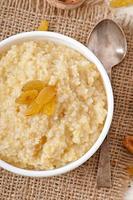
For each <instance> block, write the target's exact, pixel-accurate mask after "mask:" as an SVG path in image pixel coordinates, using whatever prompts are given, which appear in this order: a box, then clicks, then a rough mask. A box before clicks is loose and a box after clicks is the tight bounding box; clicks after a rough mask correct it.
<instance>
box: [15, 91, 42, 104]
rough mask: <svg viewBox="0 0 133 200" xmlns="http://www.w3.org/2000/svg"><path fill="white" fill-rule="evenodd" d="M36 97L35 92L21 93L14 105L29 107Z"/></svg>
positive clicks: (36, 93) (36, 92)
mask: <svg viewBox="0 0 133 200" xmlns="http://www.w3.org/2000/svg"><path fill="white" fill-rule="evenodd" d="M37 95H38V91H37V90H29V91H25V92H22V94H21V95H20V96H19V97H18V98H17V99H16V103H19V104H26V105H29V104H30V103H31V102H32V101H33V100H34V99H35V98H36V97H37Z"/></svg>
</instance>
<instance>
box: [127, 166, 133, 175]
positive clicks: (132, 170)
mask: <svg viewBox="0 0 133 200" xmlns="http://www.w3.org/2000/svg"><path fill="white" fill-rule="evenodd" d="M127 171H128V174H129V175H131V176H133V166H129V167H127Z"/></svg>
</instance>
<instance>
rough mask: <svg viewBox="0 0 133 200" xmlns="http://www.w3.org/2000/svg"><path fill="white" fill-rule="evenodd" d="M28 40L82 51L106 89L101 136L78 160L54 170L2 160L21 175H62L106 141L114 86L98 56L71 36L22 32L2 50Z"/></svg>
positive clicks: (3, 44) (0, 44)
mask: <svg viewBox="0 0 133 200" xmlns="http://www.w3.org/2000/svg"><path fill="white" fill-rule="evenodd" d="M27 40H51V41H54V42H58V43H62V44H65V45H67V46H68V47H70V48H73V49H75V50H76V51H78V52H80V53H81V54H82V55H84V56H85V57H86V58H87V59H88V60H90V61H91V62H93V63H94V64H95V65H96V66H97V68H98V70H99V72H100V74H101V76H102V79H103V83H104V87H105V90H106V95H107V103H108V113H107V118H106V121H105V124H104V127H103V130H102V132H101V134H100V136H99V138H98V139H97V141H96V142H95V144H94V145H93V146H92V147H91V149H89V150H88V152H87V153H85V154H84V155H83V156H82V157H81V158H79V159H78V160H76V161H74V162H71V163H69V164H67V165H65V166H63V167H60V168H57V169H52V170H45V171H35V170H26V169H21V168H18V167H14V166H13V165H10V164H8V163H6V162H4V161H2V160H0V167H2V168H4V169H6V170H8V171H10V172H13V173H16V174H19V175H24V176H31V177H49V176H55V175H60V174H63V173H66V172H68V171H70V170H73V169H75V168H77V167H78V166H80V165H81V164H83V163H84V162H85V161H87V160H88V159H89V158H90V157H91V156H92V155H93V154H94V153H95V152H96V151H97V150H98V148H99V147H100V145H101V144H102V142H103V141H104V139H105V137H106V135H107V134H108V131H109V128H110V125H111V122H112V117H113V109H114V98H113V92H112V87H111V83H110V80H109V78H108V75H107V73H106V71H105V69H104V67H103V65H102V63H101V62H100V61H99V60H98V58H97V57H96V56H95V55H94V54H93V53H92V52H91V51H90V50H89V49H88V48H87V47H85V46H84V45H83V44H81V43H79V42H78V41H76V40H74V39H72V38H70V37H67V36H64V35H61V34H59V33H54V32H40V31H34V32H26V33H20V34H17V35H14V36H11V37H9V38H7V39H5V40H3V41H1V42H0V51H3V50H5V49H6V48H8V47H10V46H11V45H12V44H16V43H19V42H22V41H27Z"/></svg>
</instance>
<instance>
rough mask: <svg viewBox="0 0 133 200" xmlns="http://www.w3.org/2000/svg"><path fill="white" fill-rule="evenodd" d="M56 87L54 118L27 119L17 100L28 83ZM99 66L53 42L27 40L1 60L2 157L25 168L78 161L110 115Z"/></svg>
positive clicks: (45, 166)
mask: <svg viewBox="0 0 133 200" xmlns="http://www.w3.org/2000/svg"><path fill="white" fill-rule="evenodd" d="M31 80H40V81H43V82H44V83H46V84H47V85H48V86H55V85H56V93H57V95H56V96H57V97H56V98H57V100H56V107H55V111H54V113H53V114H52V116H48V115H46V114H45V113H38V114H36V115H33V116H26V115H25V112H26V109H27V105H19V104H18V103H16V99H17V98H18V96H19V95H20V94H21V92H22V88H23V86H24V84H25V83H27V82H28V81H31ZM106 104H107V103H106V93H105V89H104V86H103V82H102V79H101V77H100V74H99V72H98V70H97V68H96V66H95V65H94V64H92V63H90V62H89V61H88V60H87V59H86V58H85V57H83V56H82V55H81V54H80V53H78V52H76V51H74V50H72V49H70V48H68V47H66V46H63V45H59V44H55V43H53V42H50V41H47V42H45V41H44V42H35V41H28V42H24V43H22V44H19V45H13V46H11V48H10V49H9V50H8V51H7V52H5V53H4V54H3V55H1V56H0V159H2V160H4V161H6V162H8V163H11V164H13V165H15V166H18V167H21V168H26V169H36V170H37V169H38V170H39V169H40V170H43V169H53V168H57V167H60V166H63V165H65V164H67V163H69V162H72V161H74V160H77V159H78V158H80V157H81V156H82V155H83V154H85V153H86V152H87V151H88V150H89V149H90V148H91V147H92V145H93V144H94V143H95V141H96V140H97V139H98V137H99V135H100V133H101V131H102V128H103V126H104V121H105V118H106V114H107V105H106Z"/></svg>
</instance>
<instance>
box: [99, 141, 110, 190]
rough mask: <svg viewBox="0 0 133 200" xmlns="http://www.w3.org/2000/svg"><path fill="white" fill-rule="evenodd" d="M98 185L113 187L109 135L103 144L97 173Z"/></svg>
mask: <svg viewBox="0 0 133 200" xmlns="http://www.w3.org/2000/svg"><path fill="white" fill-rule="evenodd" d="M97 187H98V188H100V187H107V188H110V187H111V167H110V153H109V139H108V137H107V138H106V139H105V141H104V143H103V144H102V146H101V151H100V158H99V164H98V174H97Z"/></svg>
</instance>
